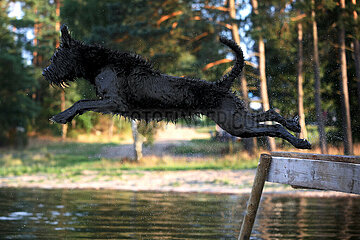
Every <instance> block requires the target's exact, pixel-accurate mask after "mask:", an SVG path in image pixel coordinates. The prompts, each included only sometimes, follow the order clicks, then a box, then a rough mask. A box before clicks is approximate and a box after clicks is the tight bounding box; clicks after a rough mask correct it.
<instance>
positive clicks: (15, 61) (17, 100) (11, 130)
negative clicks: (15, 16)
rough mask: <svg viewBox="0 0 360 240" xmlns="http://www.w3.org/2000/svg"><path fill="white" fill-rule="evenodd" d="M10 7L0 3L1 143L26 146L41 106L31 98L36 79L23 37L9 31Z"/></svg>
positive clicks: (4, 2)
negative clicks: (23, 50) (25, 54)
mask: <svg viewBox="0 0 360 240" xmlns="http://www.w3.org/2000/svg"><path fill="white" fill-rule="evenodd" d="M8 7H9V1H1V2H0V9H1V11H0V22H1V23H2V24H0V83H1V84H0V85H1V88H0V96H1V98H0V111H1V112H2V113H3V114H1V115H0V145H9V144H11V145H14V146H24V145H25V144H26V140H27V130H28V128H29V124H30V122H31V120H32V119H34V117H35V116H36V114H37V113H38V110H39V108H38V106H37V104H36V103H35V102H34V101H33V100H32V99H31V97H30V96H31V89H32V87H33V86H34V85H36V82H35V80H34V78H33V76H32V74H31V69H30V68H29V67H27V66H25V65H24V62H25V61H24V59H22V57H21V48H22V47H23V46H22V42H21V41H20V40H21V39H22V37H21V36H20V35H18V36H16V35H15V33H14V32H11V31H10V30H9V28H10V29H11V28H14V26H12V25H11V24H10V20H11V19H10V18H9V17H8V16H7V12H8ZM16 38H17V41H15V39H16Z"/></svg>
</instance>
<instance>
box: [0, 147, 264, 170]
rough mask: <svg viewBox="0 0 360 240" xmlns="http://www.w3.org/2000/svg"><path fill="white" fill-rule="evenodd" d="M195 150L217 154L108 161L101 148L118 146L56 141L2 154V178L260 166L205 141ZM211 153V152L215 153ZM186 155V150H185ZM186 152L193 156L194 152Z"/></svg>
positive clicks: (0, 156) (0, 155) (0, 168)
mask: <svg viewBox="0 0 360 240" xmlns="http://www.w3.org/2000/svg"><path fill="white" fill-rule="evenodd" d="M192 144H193V145H194V148H198V152H199V151H204V149H202V147H201V146H202V145H213V148H214V149H217V150H216V151H220V152H218V154H217V155H214V156H211V157H209V156H207V157H199V158H195V159H194V158H191V160H190V158H189V157H186V156H185V157H176V158H173V157H171V156H164V157H156V156H150V157H144V158H143V159H142V160H141V161H140V162H132V161H131V160H129V159H106V158H101V157H100V154H99V153H100V152H101V150H102V148H104V147H109V146H115V144H104V143H77V142H65V143H63V142H56V143H54V142H53V143H49V144H42V145H38V146H34V147H29V148H27V149H25V150H22V151H20V150H5V149H3V150H1V151H0V176H19V175H32V174H54V175H57V176H58V177H62V176H63V177H64V176H67V177H69V176H79V175H84V174H86V172H89V171H92V172H93V173H96V174H98V175H103V176H105V175H106V176H120V175H121V171H122V170H146V171H177V170H207V169H218V170H220V169H247V168H254V167H256V165H257V159H256V158H253V159H249V158H248V157H245V158H244V157H242V156H240V155H239V154H231V155H220V154H221V148H222V147H224V146H225V145H224V144H220V145H221V146H220V147H217V146H216V144H215V143H213V142H210V143H206V142H203V141H200V142H197V141H195V142H194V143H192ZM216 151H215V150H212V153H213V154H215V153H216ZM183 152H184V151H183ZM185 152H187V153H189V154H190V155H191V154H192V153H193V150H191V151H187V150H185Z"/></svg>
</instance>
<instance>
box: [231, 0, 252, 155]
mask: <svg viewBox="0 0 360 240" xmlns="http://www.w3.org/2000/svg"><path fill="white" fill-rule="evenodd" d="M229 14H230V18H231V19H235V18H236V7H235V0H229ZM231 27H232V28H231V33H232V38H233V39H234V41H235V42H236V43H237V44H238V45H240V34H239V27H238V25H237V24H236V23H235V22H233V23H232V24H231ZM240 81H241V95H242V98H243V100H244V103H245V105H246V107H249V98H248V88H247V81H246V77H245V67H244V69H243V70H242V74H241V77H240ZM254 140H256V139H251V138H244V139H243V142H244V147H245V149H246V150H247V151H248V153H249V155H253V154H254Z"/></svg>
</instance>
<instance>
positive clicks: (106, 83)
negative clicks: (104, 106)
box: [95, 68, 120, 97]
mask: <svg viewBox="0 0 360 240" xmlns="http://www.w3.org/2000/svg"><path fill="white" fill-rule="evenodd" d="M119 84H120V83H119V80H118V78H117V76H116V73H115V71H114V70H112V69H110V68H106V69H104V70H102V71H101V73H100V74H99V75H97V76H96V78H95V85H96V92H97V95H98V96H101V97H117V96H119Z"/></svg>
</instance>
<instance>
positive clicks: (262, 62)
mask: <svg viewBox="0 0 360 240" xmlns="http://www.w3.org/2000/svg"><path fill="white" fill-rule="evenodd" d="M251 2H252V7H253V11H254V13H255V14H256V15H258V14H259V10H258V1H257V0H252V1H251ZM259 71H260V90H261V99H262V104H263V110H264V111H267V110H269V109H270V104H269V96H268V89H267V82H266V70H265V44H264V40H263V38H262V36H260V37H259ZM267 139H268V143H269V150H270V151H275V150H276V145H275V139H274V138H272V137H267Z"/></svg>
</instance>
